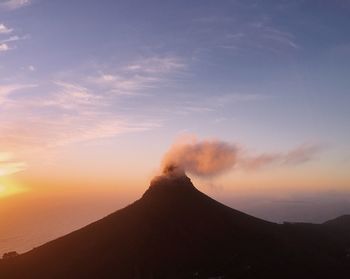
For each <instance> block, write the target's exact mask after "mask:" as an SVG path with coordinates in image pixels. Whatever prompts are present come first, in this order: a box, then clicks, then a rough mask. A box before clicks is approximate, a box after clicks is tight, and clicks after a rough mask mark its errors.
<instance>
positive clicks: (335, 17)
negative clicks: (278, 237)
mask: <svg viewBox="0 0 350 279" xmlns="http://www.w3.org/2000/svg"><path fill="white" fill-rule="evenodd" d="M349 30H350V3H349V1H347V0H335V1H322V0H319V1H318V0H315V1H313V0H312V1H306V0H293V1H290V0H285V1H282V0H280V1H272V0H271V1H269V0H267V1H265V0H264V1H258V0H244V1H243V0H242V1H239V0H218V1H209V0H202V1H189V0H187V1H182V0H176V1H170V0H169V1H168V0H157V1H156V0H148V1H143V0H138V1H136V0H120V1H114V0H100V1H93V0H73V1H72V0H71V1H68V0H60V1H50V0H5V1H0V253H1V252H3V251H5V250H6V249H18V250H21V249H22V250H23V249H29V248H30V245H32V243H33V245H34V244H37V243H41V241H43V240H45V241H46V240H48V239H51V238H53V237H57V236H59V235H60V234H63V233H66V232H68V231H69V230H71V229H73V228H77V227H79V226H82V225H84V224H86V223H87V222H90V221H92V220H95V219H97V218H99V217H102V216H103V215H105V214H107V213H109V212H112V211H113V210H116V209H118V208H120V207H121V206H123V205H126V204H128V203H130V202H132V201H133V200H135V199H136V198H138V197H139V196H140V195H141V194H142V193H143V192H144V190H145V189H146V188H147V186H148V185H149V181H150V179H151V178H152V177H153V176H154V175H155V174H156V173H157V171H158V169H159V164H160V162H161V159H162V156H163V154H164V153H165V152H166V151H167V150H168V148H169V147H170V146H171V145H172V144H173V143H174V142H175V141H178V140H179V139H182V138H184V137H191V138H197V139H216V140H222V141H225V142H228V143H230V144H233V145H235V146H237V148H239V150H241V152H242V153H243V154H245V156H246V157H249V158H254V159H255V160H254V164H249V166H247V165H244V164H242V165H241V166H239V165H237V166H234V167H233V168H232V169H231V170H229V171H228V172H226V173H225V174H222V175H220V176H218V177H210V178H200V177H196V176H193V175H192V176H191V174H189V175H190V176H191V178H192V179H193V180H194V182H195V183H196V185H197V186H198V188H200V190H202V191H204V192H206V193H208V194H210V195H211V196H213V197H215V198H217V199H219V200H220V201H222V202H224V203H226V204H228V205H230V206H232V207H235V208H237V209H241V210H246V211H248V212H249V213H251V214H255V215H258V216H260V217H264V218H268V217H269V218H270V219H271V220H275V221H281V219H283V218H291V219H293V218H294V219H298V218H299V219H300V220H307V221H310V220H311V221H312V220H313V221H322V220H323V219H322V218H326V217H336V216H333V215H337V214H338V213H344V212H346V211H347V210H350V205H349V203H350V188H349V187H350V172H349V170H350V129H349V120H350V108H349V107H350V94H349V88H350V79H349V69H350V33H349ZM296 207H298V208H299V209H300V211H295V210H296V209H295V208H296ZM276 208H277V211H278V210H280V213H276ZM303 210H304V211H303ZM271 212H272V213H271ZM291 212H292V213H291ZM270 213H271V214H272V215H269V214H270ZM348 213H350V212H348ZM279 214H280V215H279ZM293 214H294V215H293ZM295 214H299V215H298V216H299V217H298V216H297V215H295ZM325 216H326V217H325ZM52 218H54V220H55V221H57V220H58V222H55V225H56V226H57V227H55V233H54V234H52V231H49V229H48V228H49V227H50V226H51V225H52V223H53V221H52ZM303 218H304V219H303ZM299 219H298V220H299ZM50 220H51V221H50ZM323 221H325V220H323ZM50 222H51V223H50ZM45 230H47V232H46V231H45ZM28 231H30V232H29V233H28V234H27V236H26V237H27V238H28V239H25V238H23V237H22V234H23V232H28ZM39 231H40V234H43V236H42V238H41V236H38V234H39ZM28 235H29V236H28ZM11 237H17V238H20V239H21V240H20V241H19V242H18V239H17V242H16V243H17V244H16V245H17V247H13V246H11V245H13V243H14V241H13V242H9V241H7V239H9V238H11ZM30 237H32V238H30ZM21 241H23V243H24V242H26V241H27V242H26V243H27V244H26V245H27V246H26V245H25V244H20V245H22V246H20V245H18V243H22V242H21ZM28 243H30V244H28ZM1 245H3V247H6V249H5V248H3V247H1ZM23 247H24V248H23Z"/></svg>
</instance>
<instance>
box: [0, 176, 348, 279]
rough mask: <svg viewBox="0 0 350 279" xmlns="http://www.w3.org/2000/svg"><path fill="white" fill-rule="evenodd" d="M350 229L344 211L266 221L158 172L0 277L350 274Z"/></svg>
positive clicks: (5, 265)
mask: <svg viewBox="0 0 350 279" xmlns="http://www.w3.org/2000/svg"><path fill="white" fill-rule="evenodd" d="M349 232H350V217H349V216H343V217H340V218H337V219H335V220H331V221H328V222H326V223H324V224H318V225H316V224H306V223H285V224H275V223H270V222H267V221H264V220H261V219H258V218H255V217H252V216H249V215H247V214H244V213H242V212H239V211H237V210H234V209H232V208H229V207H227V206H225V205H222V204H220V203H219V202H217V201H215V200H213V199H211V198H210V197H208V196H206V195H205V194H203V193H201V192H200V191H198V190H197V189H196V188H195V187H194V186H193V185H192V183H191V181H190V179H189V178H188V177H186V176H171V175H170V176H167V175H164V176H161V177H158V178H156V179H155V180H154V181H153V182H152V183H151V186H150V187H149V189H148V190H147V191H146V192H145V193H144V195H143V196H142V198H141V199H139V200H137V201H136V202H134V203H133V204H131V205H129V206H127V207H126V208H124V209H121V210H119V211H117V212H115V213H113V214H111V215H109V216H107V217H105V218H103V219H101V220H99V221H97V222H95V223H92V224H90V225H88V226H86V227H84V228H82V229H80V230H78V231H75V232H73V233H71V234H68V235H66V236H64V237H61V238H59V239H56V240H54V241H51V242H49V243H47V244H45V245H43V246H41V247H38V248H35V249H33V250H31V251H29V252H27V253H25V254H23V255H20V256H16V257H11V258H8V259H5V260H1V261H0V278H1V279H19V278H21V279H23V278H25V279H44V278H45V279H62V278H65V279H78V278H79V279H88V278H99V279H103V278H121V279H123V278H125V279H128V278H350V233H349Z"/></svg>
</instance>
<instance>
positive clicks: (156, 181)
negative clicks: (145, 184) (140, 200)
mask: <svg viewBox="0 0 350 279" xmlns="http://www.w3.org/2000/svg"><path fill="white" fill-rule="evenodd" d="M194 191H197V189H196V188H195V187H194V185H193V184H192V181H191V179H190V178H189V177H188V176H186V174H185V173H182V174H178V173H174V172H169V173H167V174H163V175H160V176H156V177H155V178H153V179H152V181H151V184H150V186H149V188H148V190H147V191H146V192H145V193H144V194H143V197H147V196H150V195H157V194H172V195H173V194H175V193H177V194H180V193H181V194H186V193H190V192H194Z"/></svg>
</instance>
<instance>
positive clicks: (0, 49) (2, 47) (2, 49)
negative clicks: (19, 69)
mask: <svg viewBox="0 0 350 279" xmlns="http://www.w3.org/2000/svg"><path fill="white" fill-rule="evenodd" d="M8 50H10V47H9V46H8V44H0V52H5V51H8Z"/></svg>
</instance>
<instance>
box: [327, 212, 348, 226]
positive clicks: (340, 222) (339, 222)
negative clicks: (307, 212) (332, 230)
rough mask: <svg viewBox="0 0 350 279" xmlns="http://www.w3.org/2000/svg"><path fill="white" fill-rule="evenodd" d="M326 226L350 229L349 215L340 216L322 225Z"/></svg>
mask: <svg viewBox="0 0 350 279" xmlns="http://www.w3.org/2000/svg"><path fill="white" fill-rule="evenodd" d="M324 224H325V225H327V226H334V227H341V228H344V229H345V228H348V229H350V215H342V216H340V217H338V218H335V219H332V220H329V221H327V222H325V223H324Z"/></svg>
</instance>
